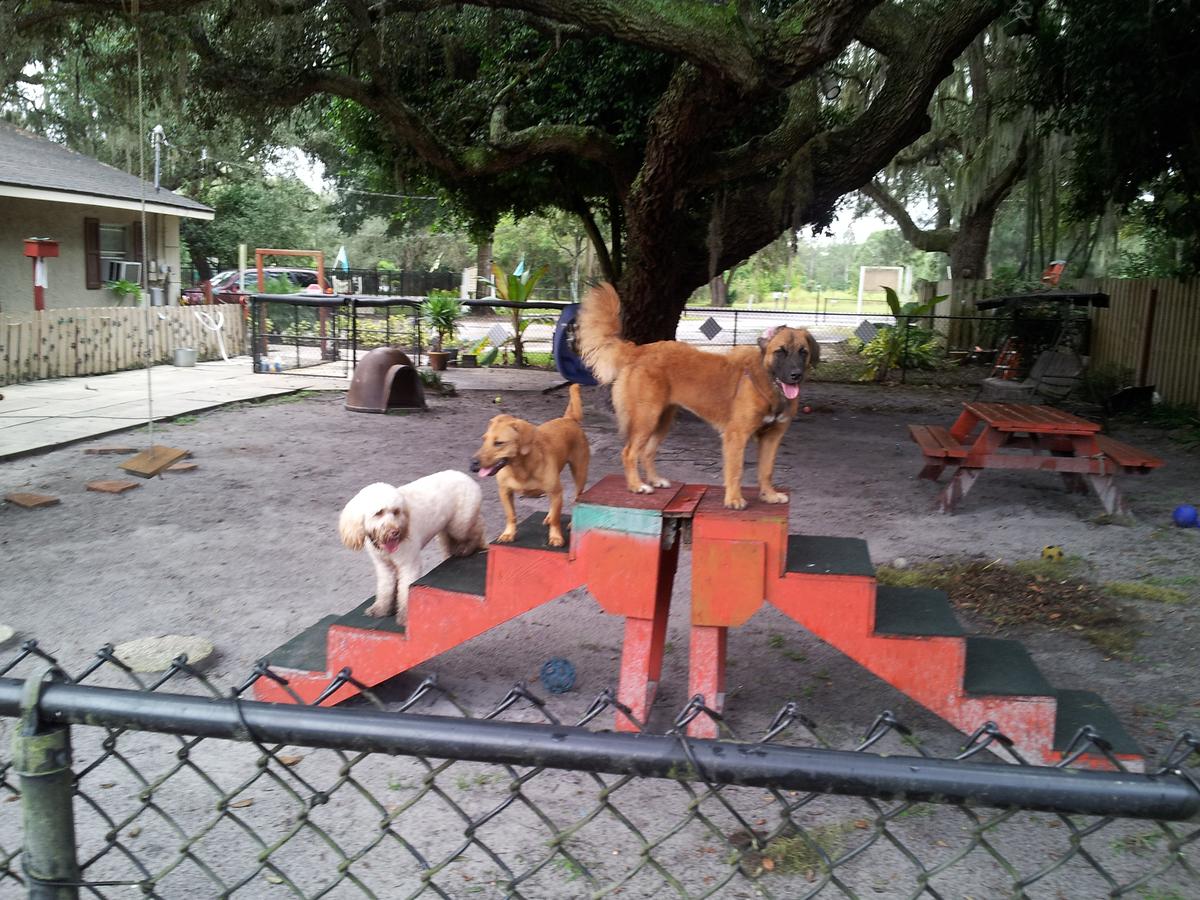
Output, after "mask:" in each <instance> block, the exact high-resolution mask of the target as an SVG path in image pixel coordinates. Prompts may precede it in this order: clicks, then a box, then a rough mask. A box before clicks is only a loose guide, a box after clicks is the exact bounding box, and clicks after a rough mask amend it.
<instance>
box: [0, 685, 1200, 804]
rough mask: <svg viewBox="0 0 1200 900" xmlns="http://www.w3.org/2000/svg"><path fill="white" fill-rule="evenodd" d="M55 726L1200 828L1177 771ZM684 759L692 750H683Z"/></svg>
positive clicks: (182, 699)
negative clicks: (1143, 772)
mask: <svg viewBox="0 0 1200 900" xmlns="http://www.w3.org/2000/svg"><path fill="white" fill-rule="evenodd" d="M21 689H22V685H21V682H20V681H19V680H17V679H13V678H0V716H4V715H8V716H12V715H15V714H17V712H18V709H19V706H20V704H19V698H20V696H21ZM44 693H45V696H44V697H43V699H42V702H41V712H42V716H43V717H45V718H47V719H48V720H49V721H53V722H62V723H66V722H75V723H86V724H88V725H92V726H97V727H106V726H107V727H113V728H130V729H136V730H140V731H154V732H160V733H163V734H179V735H190V736H196V737H215V738H224V739H233V740H243V741H244V740H249V739H250V738H251V736H253V737H255V738H257V739H258V740H260V741H263V742H265V743H268V744H294V745H299V746H303V747H328V748H331V749H339V750H352V751H355V752H367V753H389V754H393V755H396V754H400V755H420V756H432V757H436V758H438V759H462V760H472V761H476V762H487V763H496V764H507V765H516V766H547V767H549V768H556V769H570V770H574V771H583V772H602V773H610V774H632V775H639V776H641V777H643V778H673V779H685V780H688V781H701V780H707V781H709V782H711V783H714V784H736V785H744V786H747V787H776V788H779V789H782V790H796V791H821V792H823V793H829V794H847V795H850V796H860V797H883V798H886V799H891V800H914V801H924V802H932V803H963V804H967V805H970V806H986V807H996V808H1010V807H1016V808H1021V809H1030V810H1039V811H1043V812H1064V813H1079V814H1081V815H1095V816H1122V817H1125V818H1138V819H1163V820H1180V821H1182V820H1192V821H1196V820H1200V792H1198V791H1197V790H1196V788H1195V787H1193V785H1192V783H1191V782H1190V781H1189V780H1188V779H1187V778H1186V777H1184V776H1182V775H1180V774H1178V773H1176V772H1169V773H1162V774H1155V775H1139V774H1134V773H1129V772H1120V773H1118V772H1099V771H1095V770H1090V769H1069V770H1062V769H1056V768H1053V767H1047V766H1017V765H1011V766H1001V765H995V764H991V763H977V762H969V761H962V760H953V759H925V758H923V757H918V756H878V755H875V754H871V753H855V752H853V751H848V750H824V749H820V748H812V747H790V746H786V745H779V744H770V743H756V744H747V743H735V742H731V741H714V740H700V739H687V743H688V749H687V750H685V749H684V747H683V741H684V738H681V737H680V736H678V735H659V734H624V733H619V732H593V731H588V730H586V729H584V728H576V727H571V726H566V725H537V724H529V723H524V722H497V721H492V720H487V719H457V718H451V717H448V716H424V715H412V714H408V713H392V712H385V711H382V710H373V709H341V708H339V707H333V708H330V707H309V706H297V705H293V704H290V703H262V702H255V701H239V702H240V706H241V709H240V710H239V709H238V708H237V707H235V706H234V703H233V702H231V701H229V700H224V699H217V698H212V697H198V696H191V695H184V694H161V693H143V692H141V691H130V690H120V689H116V688H102V687H88V686H84V685H75V684H51V685H48V686H46V689H45V692H44ZM689 751H690V752H689Z"/></svg>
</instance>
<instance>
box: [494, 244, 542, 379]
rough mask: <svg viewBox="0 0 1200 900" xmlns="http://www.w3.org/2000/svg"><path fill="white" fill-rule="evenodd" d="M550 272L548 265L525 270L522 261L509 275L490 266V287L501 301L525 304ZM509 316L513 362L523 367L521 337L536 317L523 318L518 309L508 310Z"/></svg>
mask: <svg viewBox="0 0 1200 900" xmlns="http://www.w3.org/2000/svg"><path fill="white" fill-rule="evenodd" d="M549 270H550V267H549V266H548V265H545V266H542V267H541V268H538V269H526V268H525V260H524V259H522V260H521V261H520V262H519V263H517V267H516V268H515V269H513V270H512V272H511V273H505V271H504V270H503V269H502V268H500V266H499V265H497V264H494V263H493V265H492V274H493V276H494V280H493V281H492V286H493V287H494V288H495V290H496V296H497V297H499V298H500V299H501V300H508V301H509V302H511V303H527V302H529V298H530V297H531V296H532V295H533V288H534V285H536V284H537V283H538V282H539V281H540V280H541V278H542V276H543V275H545V274H546V272H548V271H549ZM508 312H509V314H510V315H511V317H512V326H513V336H512V338H511V340H512V344H513V362H514V363H515V364H516V365H517V366H523V365H525V345H524V343H523V339H522V336H523V335H524V334H525V329H526V328H528V327H529V325H530V324H531V323H532V322H533V321H535V320H536V317H528V316H523V315H522V314H521V312H522V310H521V309H520V308H519V307H514V308H513V309H510V310H509V311H508Z"/></svg>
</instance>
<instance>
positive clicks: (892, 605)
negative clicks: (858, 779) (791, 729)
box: [255, 476, 1142, 768]
mask: <svg viewBox="0 0 1200 900" xmlns="http://www.w3.org/2000/svg"><path fill="white" fill-rule="evenodd" d="M722 496H723V491H722V489H721V488H719V487H710V486H705V485H677V486H674V487H672V488H668V489H663V490H658V491H655V492H654V493H653V494H631V493H629V492H628V491H627V490H626V488H625V486H624V483H623V480H622V479H620V478H617V477H615V476H609V477H608V478H605V479H602V480H601V481H600V482H599V483H598V484H596V485H594V486H593V487H592V488H591V489H589V490H588V491H586V492H585V493H584V494H583V495H582V496H581V497H580V498H579V501H578V502H577V503H576V505H575V508H574V510H573V521H572V522H571V541H570V547H569V548H550V547H547V546H546V544H545V541H546V527H545V526H544V525H542V519H543V514H542V513H537V514H535V515H533V516H530V517H529V518H527V519H525V521H524V522H522V523H521V525H520V527H519V529H518V533H517V539H516V541H514V542H513V543H511V544H492V545H490V546H489V548H488V549H487V551H486V552H483V553H479V554H476V555H474V556H470V557H465V558H456V559H447V560H446V561H444V562H443V563H441V564H440V565H439V566H437V567H436V568H434V569H433V570H432V571H430V572H429V573H427V574H426V575H424V576H422V577H421V578H420V579H418V580H417V581H416V582H415V583H414V584H413V586H412V590H411V593H410V599H409V612H408V628H404V627H401V626H399V625H397V624H396V622H395V621H394V620H393V619H374V618H370V617H368V616H367V615H365V610H366V608H367V607H368V606H369V605H370V603H371V602H372V601H373V598H371V599H369V600H367V601H365V602H364V603H362V604H359V605H358V606H356V607H355V608H354V609H351V610H349V611H348V612H344V613H333V614H330V615H326V616H324V617H322V618H321V619H319V620H318V621H317V622H314V623H313V624H312V625H311V626H309V627H308V628H307V629H306V630H305V631H303V632H302V633H301V634H299V635H297V636H296V637H294V638H292V639H291V640H290V641H288V642H286V643H285V644H283V645H282V646H280V647H278V648H276V649H275V650H274V651H272V652H271V653H269V654H267V656H266V659H267V660H268V661H269V663H270V665H271V668H272V669H273V670H274V671H275V672H277V673H278V674H280V675H283V676H284V677H285V678H286V679H287V682H288V685H287V688H288V689H290V690H291V691H294V692H295V693H296V695H298V696H299V698H300V699H301V700H302V701H303V702H313V701H314V700H316V699H318V698H321V699H322V702H324V703H336V702H339V701H341V700H344V699H346V698H347V697H350V696H353V695H354V694H355V693H356V692H357V690H358V689H357V688H356V687H354V686H353V685H349V684H347V685H342V686H341V687H339V688H338V690H336V691H335V692H333V693H332V694H331V695H330V696H328V697H325V696H324V692H325V691H326V689H327V688H328V687H329V685H330V683H331V681H333V679H334V678H335V676H336V674H337V673H338V672H339V671H340V670H341V669H343V668H347V667H348V668H350V669H351V670H352V671H353V675H354V678H355V679H356V680H357V681H358V682H360V683H362V684H365V685H367V686H373V685H377V684H379V683H381V682H383V681H386V680H387V679H389V678H391V677H393V676H395V675H397V674H399V673H401V672H405V671H408V670H409V669H411V668H413V667H414V666H418V665H420V664H422V663H424V662H426V661H428V660H430V659H432V658H434V657H435V656H437V655H438V654H440V653H443V652H445V651H446V650H449V649H450V648H452V647H456V646H459V645H461V644H462V643H464V642H466V641H469V640H471V639H473V638H474V637H476V636H478V635H480V634H482V633H483V632H485V631H487V630H488V629H490V628H493V627H496V626H497V625H500V624H502V623H504V622H507V621H509V620H510V619H512V618H514V617H515V616H518V615H521V614H522V613H524V612H527V611H529V610H531V609H533V608H535V607H537V606H539V605H540V604H542V603H545V602H548V601H549V600H552V599H554V598H556V597H559V596H561V595H562V594H563V593H565V592H566V591H569V590H571V589H572V588H575V587H580V586H586V587H587V588H588V590H589V591H590V592H591V594H592V597H593V598H594V600H595V602H596V603H597V604H599V606H600V607H601V608H602V609H603V610H604V611H605V612H607V613H609V614H611V615H618V616H622V617H624V619H625V632H624V642H623V648H622V656H621V668H620V671H619V674H618V675H617V681H618V692H617V693H618V699H619V700H620V702H621V703H622V704H623V706H624V707H625V708H627V709H628V710H629V712H628V714H625V713H619V714H618V715H617V717H616V722H615V725H616V727H617V728H618V729H620V730H635V729H638V728H641V727H643V726H644V725H645V723H646V721H647V719H648V717H649V715H650V711H651V708H652V704H653V701H654V696H655V693H656V690H657V687H658V682H659V679H660V677H661V674H662V661H663V653H664V642H665V637H666V627H667V619H668V616H669V614H670V603H671V593H672V588H673V586H674V576H675V570H676V566H677V562H678V557H679V547H680V544H681V543H682V541H683V539H684V538H685V536H686V534H687V529H686V527H685V526H686V525H687V524H689V523H690V533H691V539H692V563H693V572H692V579H691V584H692V588H691V609H690V614H691V637H690V648H689V662H688V668H689V675H688V678H689V684H688V691H689V695H700V696H701V697H702V698H703V700H704V703H705V704H706V705H707V706H709V707H710V708H712V709H714V710H716V711H718V712H720V711H723V710H724V708H725V705H726V697H725V668H726V660H725V649H726V644H727V636H728V630H729V629H730V628H736V627H738V626H740V625H742V624H744V623H745V622H746V621H748V620H749V619H750V618H751V617H752V616H753V615H755V613H756V612H757V611H758V610H759V609H761V608H762V607H763V605H764V604H768V603H769V604H771V605H772V606H774V607H776V608H777V609H778V610H780V611H781V612H783V613H784V614H785V615H787V616H788V617H790V618H791V619H793V620H794V621H795V622H797V623H798V624H799V625H800V626H802V627H804V628H805V629H807V630H808V631H810V632H811V633H812V634H814V635H815V636H817V637H819V638H821V639H822V640H824V641H826V642H827V643H828V644H830V645H831V646H833V647H835V648H837V649H838V650H840V651H841V652H842V653H844V654H845V655H846V656H848V657H850V658H851V659H853V660H854V661H855V662H857V663H858V664H859V665H861V666H862V667H863V668H865V669H867V670H868V671H870V672H872V673H874V674H875V675H876V676H878V677H879V678H881V679H883V680H884V681H886V682H888V683H889V684H890V685H892V686H893V687H894V688H896V689H897V690H899V691H901V692H902V693H904V694H906V695H907V696H909V697H911V698H912V699H913V700H915V701H916V702H917V703H920V704H921V705H922V706H924V707H925V708H927V709H929V710H931V711H932V712H934V713H936V714H937V715H939V716H940V717H942V718H943V719H944V720H946V721H947V722H949V723H950V724H951V725H953V726H954V727H956V728H958V729H959V730H961V731H963V732H966V733H970V732H973V731H974V730H975V729H976V728H978V727H979V726H981V725H983V724H984V723H986V722H988V721H991V722H995V723H996V724H997V725H998V727H999V728H1000V730H1001V731H1002V732H1003V733H1004V734H1005V735H1006V736H1007V737H1008V738H1009V739H1011V740H1012V742H1013V745H1014V747H1015V748H1016V749H1017V750H1018V752H1020V753H1021V754H1022V755H1024V756H1025V758H1026V759H1028V760H1029V761H1031V762H1033V763H1038V764H1051V763H1054V762H1057V761H1058V760H1060V759H1061V758H1062V757H1063V755H1064V754H1065V753H1066V752H1067V748H1068V746H1069V745H1070V743H1071V741H1072V739H1073V738H1074V737H1075V735H1076V733H1077V732H1078V731H1079V729H1080V728H1081V727H1082V726H1083V725H1085V724H1088V725H1091V726H1093V727H1094V728H1095V729H1096V730H1097V731H1099V732H1100V734H1101V735H1102V736H1103V737H1104V738H1105V740H1107V741H1108V742H1109V744H1110V745H1111V747H1112V748H1113V752H1114V753H1115V754H1116V755H1117V756H1119V757H1120V758H1121V759H1122V760H1123V761H1125V762H1126V763H1127V764H1128V765H1129V766H1130V767H1131V768H1138V767H1139V766H1140V765H1141V760H1142V755H1141V751H1140V749H1139V748H1138V747H1137V745H1136V743H1135V742H1134V741H1133V740H1132V739H1131V738H1130V737H1129V735H1128V734H1127V733H1126V732H1125V730H1124V729H1123V728H1122V727H1121V725H1120V723H1119V722H1118V721H1117V719H1116V717H1115V716H1114V715H1113V713H1112V711H1111V710H1109V709H1108V707H1107V706H1105V705H1104V702H1103V701H1102V700H1101V699H1100V698H1099V697H1097V696H1096V695H1095V694H1091V693H1089V692H1086V691H1060V690H1056V689H1055V688H1054V687H1053V686H1052V685H1051V684H1050V683H1049V682H1048V681H1047V679H1046V678H1045V677H1044V676H1043V675H1042V673H1041V672H1040V671H1039V670H1038V667H1037V665H1036V663H1035V662H1034V660H1033V659H1032V658H1031V657H1030V655H1029V653H1028V652H1027V651H1026V650H1025V649H1024V647H1023V646H1022V645H1021V644H1019V643H1018V642H1016V641H1010V640H1001V639H997V638H992V637H981V636H973V635H968V634H967V633H966V632H965V630H964V629H963V627H962V626H961V624H960V623H959V622H958V620H957V618H956V617H955V615H954V612H953V610H952V609H951V606H950V603H949V600H948V598H947V596H946V594H945V593H944V592H942V591H938V590H932V589H926V588H893V587H881V586H879V585H878V583H877V581H876V578H875V570H874V567H873V566H872V564H871V559H870V554H869V552H868V548H867V544H866V542H865V541H862V540H859V539H856V538H841V537H828V536H822V535H796V534H788V532H787V524H788V506H787V504H765V503H761V502H759V501H758V500H757V496H756V493H755V492H754V491H753V490H747V491H746V497H747V499H748V500H749V501H750V502H749V505H748V506H747V508H746V509H745V510H740V511H732V510H727V509H725V508H724V507H723V505H722V503H721V498H722ZM572 639H578V635H563V636H562V641H563V642H564V645H565V642H567V641H569V640H572ZM255 691H256V693H257V695H258V697H259V699H264V700H278V701H284V702H291V701H292V697H291V695H290V694H289V692H288V690H285V689H284V688H283V687H282V686H281V685H279V684H277V683H275V682H273V681H271V680H269V679H261V680H259V681H258V682H257V683H256V685H255ZM780 699H787V698H780ZM715 733H716V726H715V724H714V723H713V720H712V719H710V718H708V717H706V716H699V717H697V718H696V719H694V720H693V721H692V723H691V725H690V726H689V734H692V735H693V736H696V737H711V736H714V735H715ZM1084 762H1085V763H1087V764H1091V765H1094V766H1097V767H1104V766H1107V765H1108V763H1107V761H1106V760H1105V759H1104V758H1103V757H1102V756H1099V755H1090V756H1087V757H1085V758H1084Z"/></svg>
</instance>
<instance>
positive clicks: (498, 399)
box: [492, 397, 501, 403]
mask: <svg viewBox="0 0 1200 900" xmlns="http://www.w3.org/2000/svg"><path fill="white" fill-rule="evenodd" d="M492 402H493V403H499V402H501V399H500V398H499V397H496V398H495V399H494V400H492Z"/></svg>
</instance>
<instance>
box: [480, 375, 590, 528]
mask: <svg viewBox="0 0 1200 900" xmlns="http://www.w3.org/2000/svg"><path fill="white" fill-rule="evenodd" d="M582 421H583V399H582V398H581V397H580V393H579V385H577V384H573V385H571V399H570V400H569V401H568V402H567V411H566V413H564V414H563V417H562V418H561V419H551V420H550V421H549V422H545V423H543V424H541V425H533V424H532V423H530V422H526V421H525V420H524V419H518V418H516V417H515V416H496V417H495V418H493V419H492V421H491V422H490V423H488V428H487V431H486V432H485V433H484V435H483V445H482V446H481V447H480V448H479V451H478V452H477V453H476V454H475V458H474V460H473V461H472V462H471V471H472V472H478V473H479V474H480V475H482V476H485V477H486V476H488V475H495V476H496V484H497V486H498V487H499V488H500V502H501V503H503V504H504V517H505V525H504V531H503V532H502V533H501V535H500V537H498V538H496V540H497V541H500V542H502V543H507V542H509V541H511V540H512V539H513V538H515V537H516V536H517V510H516V506H515V505H514V503H513V494H520V495H521V496H523V497H541V496H542V495H544V494H549V495H550V512H549V513H548V514H547V516H546V520H545V521H544V522H543V523H542V524H544V525H549V526H550V538H549V540H550V546H551V547H561V546H562V545H563V544H564V543H565V540H564V538H563V532H562V505H563V502H562V500H563V486H562V478H561V472H562V469H563V466H565V465H570V467H571V477H572V478H574V479H575V496H576V497H578V496H579V495H580V493H582V492H583V488H584V485H585V484H587V474H588V462H589V460H590V458H591V449H590V448H589V447H588V442H587V436H586V435H584V433H583V429H582V428H580V427H579V423H580V422H582Z"/></svg>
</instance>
